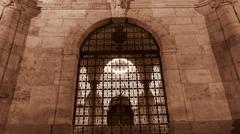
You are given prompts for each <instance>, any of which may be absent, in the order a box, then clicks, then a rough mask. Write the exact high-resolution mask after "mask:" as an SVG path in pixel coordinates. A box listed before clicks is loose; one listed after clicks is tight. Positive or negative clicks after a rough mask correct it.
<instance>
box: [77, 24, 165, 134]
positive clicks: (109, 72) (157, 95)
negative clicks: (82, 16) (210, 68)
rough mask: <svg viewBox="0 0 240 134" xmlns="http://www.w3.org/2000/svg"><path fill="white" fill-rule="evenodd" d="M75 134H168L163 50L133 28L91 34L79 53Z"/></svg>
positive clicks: (121, 26)
mask: <svg viewBox="0 0 240 134" xmlns="http://www.w3.org/2000/svg"><path fill="white" fill-rule="evenodd" d="M74 124H75V125H74V126H75V129H74V133H75V134H103V133H104V134H105V133H106V134H160V133H161V134H168V133H169V132H168V131H169V129H168V112H167V106H166V98H165V91H164V85H163V79H162V72H161V63H160V57H159V49H158V46H157V44H156V41H155V40H154V38H153V37H152V36H151V35H150V34H149V33H148V32H146V31H145V30H143V29H142V28H140V27H138V26H136V25H133V24H109V25H106V26H103V27H101V28H98V29H97V30H95V31H94V32H92V33H91V34H90V35H89V36H88V37H87V39H86V40H85V42H84V44H83V45H82V48H81V52H80V63H79V77H78V83H77V93H76V104H75V115H74Z"/></svg>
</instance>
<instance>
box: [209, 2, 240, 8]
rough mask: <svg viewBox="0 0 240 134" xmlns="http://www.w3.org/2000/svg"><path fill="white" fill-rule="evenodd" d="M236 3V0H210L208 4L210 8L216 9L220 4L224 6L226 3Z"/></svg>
mask: <svg viewBox="0 0 240 134" xmlns="http://www.w3.org/2000/svg"><path fill="white" fill-rule="evenodd" d="M235 2H238V0H212V1H210V2H209V4H210V6H211V8H218V7H219V6H221V5H222V4H226V3H230V4H232V3H235Z"/></svg>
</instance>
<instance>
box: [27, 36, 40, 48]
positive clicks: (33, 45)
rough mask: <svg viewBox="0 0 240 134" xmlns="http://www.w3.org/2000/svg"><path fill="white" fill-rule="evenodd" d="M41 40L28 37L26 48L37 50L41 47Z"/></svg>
mask: <svg viewBox="0 0 240 134" xmlns="http://www.w3.org/2000/svg"><path fill="white" fill-rule="evenodd" d="M40 44H41V39H40V38H39V37H36V36H28V37H27V39H26V47H29V48H36V47H40Z"/></svg>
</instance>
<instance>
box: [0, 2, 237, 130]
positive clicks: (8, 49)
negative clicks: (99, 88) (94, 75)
mask: <svg viewBox="0 0 240 134" xmlns="http://www.w3.org/2000/svg"><path fill="white" fill-rule="evenodd" d="M113 2H114V1H113V0H112V1H110V0H0V80H1V81H0V134H71V133H73V129H74V124H73V117H74V106H75V101H76V100H75V96H76V83H77V77H78V65H79V64H78V63H79V61H80V60H79V59H80V51H79V50H80V47H81V45H82V44H83V43H84V41H85V39H86V38H87V37H88V35H89V34H90V33H91V32H92V31H94V30H95V29H97V28H99V27H101V26H104V25H106V24H112V23H119V22H121V23H131V24H134V25H137V26H139V27H141V28H143V29H145V30H146V31H147V32H149V33H150V34H151V35H152V36H153V37H154V38H155V40H156V42H157V44H158V45H159V50H160V51H159V53H160V57H161V61H162V73H163V76H164V77H163V78H164V85H165V91H166V99H167V108H168V115H169V133H170V134H239V133H240V130H239V129H240V125H239V124H240V4H239V0H129V1H127V0H126V1H120V2H122V3H121V4H123V5H115V6H114V5H112V4H114V3H113Z"/></svg>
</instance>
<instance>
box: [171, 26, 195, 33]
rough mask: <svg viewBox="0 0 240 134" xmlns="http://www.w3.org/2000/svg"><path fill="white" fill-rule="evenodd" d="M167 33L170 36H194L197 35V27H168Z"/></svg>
mask: <svg viewBox="0 0 240 134" xmlns="http://www.w3.org/2000/svg"><path fill="white" fill-rule="evenodd" d="M169 31H170V33H171V34H196V33H199V28H198V26H197V25H192V24H191V25H187V24H185V25H170V26H169Z"/></svg>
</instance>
